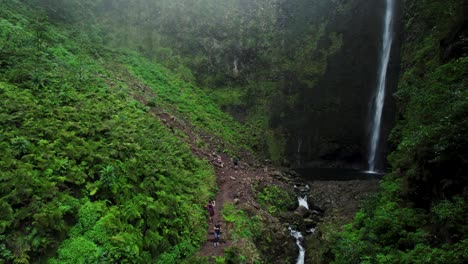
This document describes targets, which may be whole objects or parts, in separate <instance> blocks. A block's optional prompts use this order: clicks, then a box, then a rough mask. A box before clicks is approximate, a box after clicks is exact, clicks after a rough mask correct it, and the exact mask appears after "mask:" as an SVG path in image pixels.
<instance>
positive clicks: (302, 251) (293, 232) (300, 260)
mask: <svg viewBox="0 0 468 264" xmlns="http://www.w3.org/2000/svg"><path fill="white" fill-rule="evenodd" d="M289 232H290V233H291V236H293V237H294V238H296V244H297V247H298V248H299V256H298V257H297V261H296V264H304V260H305V249H304V247H303V246H302V241H303V240H304V237H303V236H302V234H301V232H299V231H296V230H293V229H292V228H291V227H289Z"/></svg>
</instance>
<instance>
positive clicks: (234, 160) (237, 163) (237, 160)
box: [232, 156, 239, 170]
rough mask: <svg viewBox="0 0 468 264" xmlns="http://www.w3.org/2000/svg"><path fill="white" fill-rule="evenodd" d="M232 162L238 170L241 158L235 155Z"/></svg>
mask: <svg viewBox="0 0 468 264" xmlns="http://www.w3.org/2000/svg"><path fill="white" fill-rule="evenodd" d="M232 164H233V165H234V169H236V170H237V166H238V165H239V158H238V157H236V156H234V157H233V158H232Z"/></svg>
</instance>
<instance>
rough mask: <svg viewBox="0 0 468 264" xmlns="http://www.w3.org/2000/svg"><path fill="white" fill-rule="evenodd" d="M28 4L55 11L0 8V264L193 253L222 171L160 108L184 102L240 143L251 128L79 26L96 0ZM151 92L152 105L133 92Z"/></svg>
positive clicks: (196, 120)
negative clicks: (161, 117) (197, 152)
mask: <svg viewBox="0 0 468 264" xmlns="http://www.w3.org/2000/svg"><path fill="white" fill-rule="evenodd" d="M24 2H30V3H33V2H34V3H35V4H39V7H44V10H46V12H47V15H48V16H47V15H46V13H44V12H42V11H41V10H40V8H38V6H35V7H34V8H31V7H29V5H28V4H24V3H23V2H21V1H15V0H8V1H7V0H5V1H2V8H1V9H0V117H1V118H0V132H1V133H0V146H1V149H2V152H1V154H0V156H1V158H0V174H1V179H0V184H1V192H0V212H1V218H0V238H1V240H0V259H1V260H0V262H1V263H5V262H6V263H11V262H14V263H28V262H44V261H46V260H49V261H50V262H51V263H76V262H78V263H117V262H118V263H150V262H158V263H175V262H180V261H181V259H184V258H186V257H188V256H190V255H191V254H193V253H194V252H195V251H196V250H197V248H198V247H199V245H200V243H201V241H202V240H203V239H204V237H205V231H206V224H205V210H204V208H203V207H202V205H203V204H204V203H205V201H206V200H207V198H208V197H209V196H210V195H212V190H213V187H214V173H213V171H212V170H211V169H210V166H209V165H208V164H207V163H206V162H203V161H200V160H198V159H197V158H196V157H195V156H193V155H192V154H191V151H190V148H189V146H188V145H187V144H186V143H184V142H183V140H182V138H183V136H182V135H180V134H178V133H177V132H176V133H175V134H174V133H172V132H171V131H170V130H169V129H168V128H167V127H166V126H165V125H164V124H162V123H161V122H160V121H158V119H156V118H154V117H153V116H152V110H153V109H152V107H156V106H158V107H162V106H167V105H173V106H174V109H172V110H171V111H172V112H171V114H174V115H176V116H177V118H179V117H180V118H181V119H185V120H189V121H190V122H191V123H192V124H193V125H195V128H196V129H197V130H200V131H213V133H214V134H215V135H216V136H218V137H219V138H220V139H222V140H225V141H226V142H228V143H231V144H234V142H241V139H240V137H241V135H242V133H240V132H239V130H238V129H240V127H239V126H238V125H235V124H234V122H233V121H232V118H230V117H228V116H227V115H226V114H224V113H222V112H221V111H220V110H218V109H216V107H215V106H214V104H213V103H211V102H210V101H209V100H208V99H207V98H208V97H207V96H206V95H205V94H204V93H203V92H201V91H200V90H199V89H198V88H197V87H195V86H193V85H191V84H188V83H186V82H184V81H181V80H179V79H178V78H179V77H178V76H176V75H174V74H172V73H171V72H170V71H169V70H166V69H164V68H163V67H162V66H159V65H156V64H152V63H150V62H149V61H147V60H146V59H144V58H143V57H141V56H138V55H137V54H135V53H132V52H123V51H121V50H116V49H111V48H109V47H108V46H106V41H105V40H103V39H102V38H101V37H102V34H101V32H100V29H99V28H97V27H92V26H87V27H83V26H82V25H80V24H81V23H78V22H76V21H81V19H84V18H89V17H91V16H90V15H89V14H90V13H89V12H86V10H87V8H88V6H93V1H89V2H87V1H58V2H56V1H44V2H42V1H41V2H40V3H36V2H37V1H24ZM59 2H60V3H59ZM69 5H70V6H69ZM52 7H53V8H52ZM56 22H60V23H61V24H57V23H56ZM75 22H76V23H75ZM145 85H146V86H145ZM141 87H147V88H148V89H149V90H150V91H151V93H152V94H153V96H154V100H153V101H152V102H148V106H145V105H143V104H142V102H139V101H137V100H135V99H132V96H129V95H133V97H134V98H137V96H135V95H138V94H139V93H141V92H142V91H139V90H138V89H139V88H141ZM181 137H182V138H181ZM200 140H202V139H200ZM239 149H240V145H239Z"/></svg>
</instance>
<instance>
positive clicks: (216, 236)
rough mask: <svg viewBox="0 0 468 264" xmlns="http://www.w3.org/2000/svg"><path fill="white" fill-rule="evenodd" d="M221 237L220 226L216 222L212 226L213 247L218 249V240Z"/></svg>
mask: <svg viewBox="0 0 468 264" xmlns="http://www.w3.org/2000/svg"><path fill="white" fill-rule="evenodd" d="M220 237H221V224H220V223H219V221H218V222H216V224H215V226H214V247H219V238H220Z"/></svg>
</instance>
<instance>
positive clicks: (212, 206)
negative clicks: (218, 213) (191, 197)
mask: <svg viewBox="0 0 468 264" xmlns="http://www.w3.org/2000/svg"><path fill="white" fill-rule="evenodd" d="M206 209H208V213H209V214H210V217H209V219H210V222H211V223H213V216H214V215H215V211H214V205H213V201H211V200H210V201H209V202H208V205H207V206H206Z"/></svg>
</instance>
